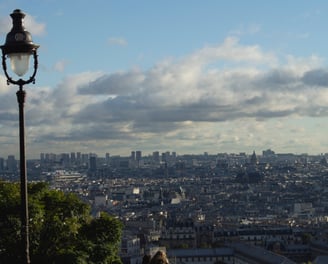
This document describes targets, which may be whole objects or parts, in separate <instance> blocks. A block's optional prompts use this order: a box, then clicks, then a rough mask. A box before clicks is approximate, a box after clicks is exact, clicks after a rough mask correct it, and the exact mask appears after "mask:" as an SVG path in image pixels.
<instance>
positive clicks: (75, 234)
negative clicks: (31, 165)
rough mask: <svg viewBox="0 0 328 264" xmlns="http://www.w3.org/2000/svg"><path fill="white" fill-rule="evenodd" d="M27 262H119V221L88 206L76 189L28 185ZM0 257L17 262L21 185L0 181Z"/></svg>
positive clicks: (0, 258)
mask: <svg viewBox="0 0 328 264" xmlns="http://www.w3.org/2000/svg"><path fill="white" fill-rule="evenodd" d="M28 193H29V219H30V221H29V227H30V257H31V262H32V263H34V264H38V263H53V264H55V263H61V264H62V263H69V264H74V263H76V264H83V263H91V264H92V263H94V264H96V263H97V264H100V263H102V264H106V263H121V261H120V259H119V257H118V246H119V243H120V239H121V232H122V223H121V222H120V221H119V220H118V219H116V218H114V217H112V216H110V215H108V214H106V213H102V214H101V215H100V217H99V218H92V217H91V216H90V207H89V206H88V205H87V204H85V203H83V202H82V201H81V200H80V199H79V198H78V197H77V196H76V195H73V194H66V193H63V192H61V191H55V190H51V189H49V187H48V185H47V184H45V183H34V184H29V185H28ZM0 210H1V214H0V227H1V228H0V263H18V259H19V257H20V255H21V252H20V250H19V244H20V213H19V212H20V187H19V184H17V183H8V182H1V181H0Z"/></svg>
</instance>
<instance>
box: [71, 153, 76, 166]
mask: <svg viewBox="0 0 328 264" xmlns="http://www.w3.org/2000/svg"><path fill="white" fill-rule="evenodd" d="M75 163H76V157H75V152H71V164H75Z"/></svg>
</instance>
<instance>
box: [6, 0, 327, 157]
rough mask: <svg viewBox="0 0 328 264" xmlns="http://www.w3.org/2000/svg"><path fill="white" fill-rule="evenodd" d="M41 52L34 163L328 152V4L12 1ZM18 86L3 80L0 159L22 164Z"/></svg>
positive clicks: (33, 105) (30, 97) (31, 146)
mask: <svg viewBox="0 0 328 264" xmlns="http://www.w3.org/2000/svg"><path fill="white" fill-rule="evenodd" d="M17 8H18V9H21V10H22V11H23V12H24V13H26V18H25V27H26V29H27V30H28V31H29V32H30V33H31V34H32V36H33V40H34V42H35V43H36V44H39V45H41V46H40V48H39V49H38V54H39V70H38V73H37V76H36V84H35V85H33V84H31V85H28V86H26V87H25V89H26V91H27V101H26V136H27V157H28V158H31V157H39V153H41V152H54V153H61V152H71V151H81V152H95V153H100V154H104V153H106V152H109V153H111V154H120V155H129V153H130V151H131V150H142V151H143V153H147V152H148V153H151V152H152V151H154V150H157V151H166V150H171V151H176V152H177V153H181V154H182V153H202V152H205V151H206V152H208V153H218V152H229V153H232V152H248V153H251V152H253V150H255V151H258V152H261V151H262V150H264V149H269V148H271V149H274V150H275V151H276V152H277V153H279V152H293V153H305V152H307V153H310V154H319V153H326V152H328V139H327V136H326V132H327V131H328V122H327V121H328V118H327V117H328V108H327V106H328V90H327V88H328V70H327V58H328V52H327V51H328V49H327V43H328V40H327V30H326V25H327V23H328V21H327V20H328V17H327V11H328V2H326V1H315V2H309V1H287V2H286V1H275V2H267V1H247V2H246V1H216V0H207V1H196V0H192V1H145V0H140V1H132V0H131V1H105V0H95V1H85V0H82V1H78V2H76V1H62V0H58V1H56V0H48V1H41V0H31V1H23V0H14V1H12V0H4V1H2V2H1V4H0V37H1V38H0V43H1V44H2V43H4V41H5V36H6V34H7V33H8V31H9V30H10V28H11V23H12V21H11V18H10V16H9V15H10V14H11V13H12V11H13V10H14V9H17ZM16 90H17V87H14V86H11V85H10V86H8V85H7V84H6V78H5V76H4V74H3V71H2V70H1V73H0V101H1V104H0V128H1V129H0V156H6V155H10V154H14V155H17V156H18V107H17V101H16V98H15V97H16V95H15V93H16Z"/></svg>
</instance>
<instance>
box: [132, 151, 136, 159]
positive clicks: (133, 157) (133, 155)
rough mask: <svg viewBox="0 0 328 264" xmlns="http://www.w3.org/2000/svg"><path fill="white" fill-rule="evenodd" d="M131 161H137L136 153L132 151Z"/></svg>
mask: <svg viewBox="0 0 328 264" xmlns="http://www.w3.org/2000/svg"><path fill="white" fill-rule="evenodd" d="M131 159H132V160H135V159H136V152H135V151H131Z"/></svg>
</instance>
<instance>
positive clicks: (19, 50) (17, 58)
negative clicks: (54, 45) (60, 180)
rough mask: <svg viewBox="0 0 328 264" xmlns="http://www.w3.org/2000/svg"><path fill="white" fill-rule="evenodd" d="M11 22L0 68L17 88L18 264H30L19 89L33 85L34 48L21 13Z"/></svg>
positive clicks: (14, 13) (36, 47) (35, 68)
mask: <svg viewBox="0 0 328 264" xmlns="http://www.w3.org/2000/svg"><path fill="white" fill-rule="evenodd" d="M10 16H11V17H12V20H13V27H12V29H11V31H10V32H9V33H8V34H7V37H6V42H5V44H4V45H2V46H0V48H1V49H2V67H3V70H4V73H5V75H6V77H7V84H8V85H9V84H15V85H18V86H19V89H18V91H17V93H16V95H17V101H18V107H19V141H20V144H19V146H20V147H19V151H20V182H21V186H20V192H21V239H22V258H23V260H22V263H30V256H29V217H28V196H27V175H26V158H25V131H24V130H25V121H24V103H25V95H26V93H25V91H24V90H23V86H24V85H25V84H28V83H35V75H36V72H37V68H38V58H37V53H36V51H37V49H38V47H39V46H38V45H35V44H34V43H33V41H32V37H31V34H30V33H29V32H28V31H26V30H25V28H24V26H23V19H24V17H25V14H24V13H22V12H21V10H19V9H16V10H14V12H13V13H12V14H11V15H10ZM30 55H33V58H34V70H33V73H32V75H31V76H30V77H29V78H28V79H26V80H24V79H22V78H20V77H22V76H23V75H24V74H26V73H27V71H28V68H29V59H30ZM7 58H9V59H10V65H11V69H12V71H13V72H14V73H15V74H16V75H17V76H18V79H15V80H14V79H13V78H12V77H10V75H9V73H8V72H7V64H6V59H7Z"/></svg>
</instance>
